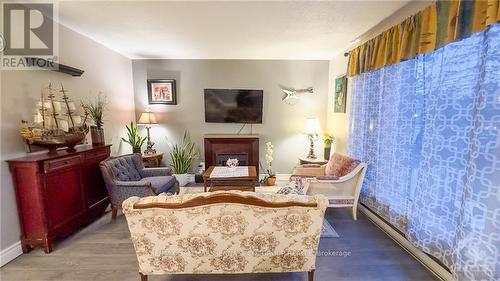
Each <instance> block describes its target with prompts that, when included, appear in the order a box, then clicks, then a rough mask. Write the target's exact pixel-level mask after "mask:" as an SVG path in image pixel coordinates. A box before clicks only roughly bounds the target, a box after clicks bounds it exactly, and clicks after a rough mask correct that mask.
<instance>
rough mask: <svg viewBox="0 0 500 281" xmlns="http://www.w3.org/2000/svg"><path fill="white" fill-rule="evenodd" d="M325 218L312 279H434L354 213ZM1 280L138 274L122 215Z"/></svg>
mask: <svg viewBox="0 0 500 281" xmlns="http://www.w3.org/2000/svg"><path fill="white" fill-rule="evenodd" d="M326 217H327V219H328V221H329V222H330V223H331V224H332V225H333V226H334V228H335V230H336V231H337V232H338V233H339V235H340V238H322V239H321V241H320V246H319V248H320V249H319V251H320V252H321V254H322V255H321V256H319V257H318V258H317V262H316V266H317V269H316V274H315V280H316V281H323V280H324V281H333V280H335V281H346V280H359V281H369V280H380V281H382V280H383V281H403V280H412V281H414V280H438V279H436V278H435V277H434V276H433V275H432V274H431V273H430V272H429V271H427V269H425V268H424V267H423V266H422V265H421V264H420V263H418V262H417V261H416V260H415V259H413V258H412V257H411V256H410V255H409V254H408V253H406V252H405V251H404V250H402V249H401V248H400V247H399V246H398V245H397V244H396V243H394V242H393V241H392V240H391V239H390V238H389V237H387V236H386V234H384V233H383V232H382V231H381V230H380V229H379V228H377V227H376V226H375V225H374V224H372V223H371V222H370V221H369V220H368V219H367V217H366V216H364V215H363V214H362V213H360V214H359V218H358V220H357V221H353V220H352V219H351V216H350V210H349V209H331V208H330V209H328V210H327V213H326ZM0 280H2V281H11V280H12V281H14V280H19V281H21V280H22V281H26V280H78V281H80V280H82V281H83V280H86V281H87V280H89V281H101V280H102V281H104V280H106V281H110V280H124V281H125V280H126V281H128V280H133V281H137V280H140V278H139V275H138V266H137V261H136V256H135V253H134V250H133V246H132V244H131V242H130V240H129V232H128V228H127V225H126V221H125V217H124V216H123V215H121V214H120V215H119V216H118V218H117V220H116V221H111V215H110V213H108V214H106V215H105V216H104V217H102V218H101V219H100V220H98V221H97V222H95V223H94V224H92V225H90V226H88V227H87V228H85V229H82V230H81V231H80V232H78V233H76V234H74V235H73V236H71V237H69V238H67V239H65V240H64V241H61V242H59V243H56V244H55V246H54V251H53V252H52V253H50V254H45V253H44V252H43V251H42V250H40V249H37V250H34V251H32V252H31V253H29V254H25V255H21V256H20V257H18V258H17V259H15V260H13V261H12V262H10V263H9V264H7V265H5V266H4V267H2V268H1V269H0ZM149 280H151V281H160V280H162V281H167V280H169V281H188V280H189V281H201V280H203V281H215V280H228V281H250V280H259V281H282V280H283V281H284V280H287V281H299V280H300V281H305V280H307V276H306V274H305V273H283V274H240V275H174V276H167V275H165V276H150V278H149Z"/></svg>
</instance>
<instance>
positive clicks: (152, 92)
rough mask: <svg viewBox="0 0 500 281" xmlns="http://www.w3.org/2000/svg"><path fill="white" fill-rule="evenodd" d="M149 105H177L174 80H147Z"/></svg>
mask: <svg viewBox="0 0 500 281" xmlns="http://www.w3.org/2000/svg"><path fill="white" fill-rule="evenodd" d="M148 100H149V104H177V92H176V89H175V79H148Z"/></svg>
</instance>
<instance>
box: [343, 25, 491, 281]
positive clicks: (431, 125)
mask: <svg viewBox="0 0 500 281" xmlns="http://www.w3.org/2000/svg"><path fill="white" fill-rule="evenodd" d="M351 96H352V98H351V99H352V101H351V116H350V120H351V122H350V138H349V139H350V143H349V150H350V154H351V155H353V156H354V157H356V158H359V159H361V160H363V161H365V162H366V163H367V164H368V170H367V174H366V179H365V182H364V185H363V189H362V192H361V202H362V203H363V204H365V205H367V206H368V207H369V208H371V209H372V210H374V211H375V212H376V213H378V214H379V215H381V216H382V217H384V218H385V219H386V220H387V221H388V222H390V223H391V224H393V225H394V226H395V227H396V228H397V229H399V230H400V231H401V232H403V233H405V234H406V235H407V237H408V239H409V240H410V241H411V242H412V243H413V244H414V245H416V246H417V247H419V248H420V249H422V250H423V251H424V252H426V253H428V254H430V255H432V256H434V257H436V258H437V259H439V260H440V261H441V262H442V263H443V264H445V265H446V266H448V268H449V269H450V270H451V271H452V273H453V274H454V276H455V277H456V278H457V279H458V280H500V24H496V25H493V26H490V28H488V29H486V30H485V31H483V32H480V33H476V34H474V35H472V36H471V37H469V38H467V39H464V40H462V41H459V42H455V43H451V44H448V45H446V46H445V47H443V48H440V49H438V50H436V51H434V52H432V53H428V54H424V55H421V56H418V57H416V58H415V59H412V60H408V61H405V62H402V63H399V64H396V65H392V66H388V67H384V68H382V69H380V70H377V71H373V72H369V73H365V74H361V75H358V76H356V77H354V78H353V86H352V94H351Z"/></svg>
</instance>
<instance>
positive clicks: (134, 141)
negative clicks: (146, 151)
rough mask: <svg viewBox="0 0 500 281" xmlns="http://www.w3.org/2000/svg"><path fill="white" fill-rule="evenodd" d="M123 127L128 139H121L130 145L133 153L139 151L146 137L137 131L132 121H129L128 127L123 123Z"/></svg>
mask: <svg viewBox="0 0 500 281" xmlns="http://www.w3.org/2000/svg"><path fill="white" fill-rule="evenodd" d="M125 128H127V135H128V139H125V138H122V140H123V141H124V142H126V143H128V144H130V146H132V152H133V153H141V147H142V145H143V144H144V141H145V140H146V137H142V136H140V135H139V133H138V132H137V125H134V122H130V127H129V126H127V125H125Z"/></svg>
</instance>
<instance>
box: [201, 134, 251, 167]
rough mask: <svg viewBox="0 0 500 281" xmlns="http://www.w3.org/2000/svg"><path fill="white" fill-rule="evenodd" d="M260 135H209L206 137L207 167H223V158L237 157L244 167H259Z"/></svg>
mask: <svg viewBox="0 0 500 281" xmlns="http://www.w3.org/2000/svg"><path fill="white" fill-rule="evenodd" d="M259 138H260V137H259V135H243V134H241V135H228V134H209V135H205V136H204V139H205V141H204V144H205V167H206V168H207V169H208V167H210V166H218V165H223V163H222V162H223V161H222V160H221V159H222V158H228V157H235V158H238V159H239V160H241V162H242V164H243V165H248V166H255V167H256V168H257V170H258V167H259Z"/></svg>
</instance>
